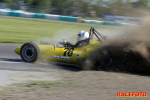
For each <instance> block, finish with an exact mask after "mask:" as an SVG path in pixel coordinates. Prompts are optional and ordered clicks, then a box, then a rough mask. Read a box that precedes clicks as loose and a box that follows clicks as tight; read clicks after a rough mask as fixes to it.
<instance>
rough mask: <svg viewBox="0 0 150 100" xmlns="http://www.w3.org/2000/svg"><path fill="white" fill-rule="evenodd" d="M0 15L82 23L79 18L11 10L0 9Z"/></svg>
mask: <svg viewBox="0 0 150 100" xmlns="http://www.w3.org/2000/svg"><path fill="white" fill-rule="evenodd" d="M0 15H6V16H14V17H27V18H42V19H52V20H61V21H70V22H82V19H81V18H80V17H72V16H61V15H52V14H40V13H30V12H25V11H21V10H11V9H0Z"/></svg>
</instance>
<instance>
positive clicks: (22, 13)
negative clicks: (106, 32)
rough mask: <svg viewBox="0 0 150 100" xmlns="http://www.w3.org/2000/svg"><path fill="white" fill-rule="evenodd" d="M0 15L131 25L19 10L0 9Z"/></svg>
mask: <svg viewBox="0 0 150 100" xmlns="http://www.w3.org/2000/svg"><path fill="white" fill-rule="evenodd" d="M0 15H5V16H14V17H26V18H42V19H51V20H61V21H69V22H80V23H90V24H100V25H115V26H120V25H125V26H127V25H131V24H129V23H120V22H110V21H97V20H84V19H81V18H80V17H72V16H61V15H52V14H40V13H31V12H25V11H21V10H11V9H0ZM132 25H133V24H132Z"/></svg>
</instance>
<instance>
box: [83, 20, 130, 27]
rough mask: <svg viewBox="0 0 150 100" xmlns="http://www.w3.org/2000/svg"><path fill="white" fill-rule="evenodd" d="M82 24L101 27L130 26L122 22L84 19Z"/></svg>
mask: <svg viewBox="0 0 150 100" xmlns="http://www.w3.org/2000/svg"><path fill="white" fill-rule="evenodd" d="M82 23H90V24H100V25H114V26H120V25H129V24H128V23H126V24H125V23H120V22H109V21H97V20H84V19H82Z"/></svg>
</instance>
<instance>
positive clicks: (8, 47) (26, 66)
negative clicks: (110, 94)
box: [0, 43, 80, 72]
mask: <svg viewBox="0 0 150 100" xmlns="http://www.w3.org/2000/svg"><path fill="white" fill-rule="evenodd" d="M20 45H21V44H8V43H0V70H13V71H42V72H43V71H55V70H57V71H58V70H70V71H79V70H80V69H79V68H77V67H75V66H70V65H61V64H59V65H53V64H44V63H38V62H36V63H26V62H23V61H22V60H21V58H20V56H19V55H17V54H16V53H15V52H14V50H15V48H17V47H18V46H20Z"/></svg>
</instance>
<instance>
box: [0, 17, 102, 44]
mask: <svg viewBox="0 0 150 100" xmlns="http://www.w3.org/2000/svg"><path fill="white" fill-rule="evenodd" d="M0 22H1V23H0V42H1V43H25V42H31V41H36V40H40V39H43V38H51V39H52V40H50V41H53V39H55V41H60V40H62V39H67V38H69V39H70V40H71V41H76V35H77V33H78V32H79V31H81V30H85V31H89V29H90V27H89V26H78V25H68V24H61V23H60V24H59V23H47V22H38V21H29V20H18V19H9V18H0ZM91 26H92V25H91ZM97 29H102V28H97ZM54 34H55V35H54ZM56 34H57V36H56Z"/></svg>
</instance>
